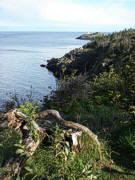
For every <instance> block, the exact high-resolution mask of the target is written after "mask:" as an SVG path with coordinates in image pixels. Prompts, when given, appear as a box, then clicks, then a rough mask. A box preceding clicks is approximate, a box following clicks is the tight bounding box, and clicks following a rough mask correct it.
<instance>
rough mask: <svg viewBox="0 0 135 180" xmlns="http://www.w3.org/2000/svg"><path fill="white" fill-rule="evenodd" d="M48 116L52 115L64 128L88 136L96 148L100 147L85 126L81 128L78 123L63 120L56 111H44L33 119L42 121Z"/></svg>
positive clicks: (94, 135)
mask: <svg viewBox="0 0 135 180" xmlns="http://www.w3.org/2000/svg"><path fill="white" fill-rule="evenodd" d="M48 115H52V116H53V117H54V118H55V119H56V121H57V123H59V124H62V125H64V126H66V127H70V128H73V129H76V130H79V131H82V132H84V133H86V134H88V135H89V137H90V138H91V139H92V140H93V142H95V143H96V144H97V146H100V142H99V141H98V138H97V135H96V134H94V133H93V132H92V131H91V130H90V129H89V128H87V127H86V126H83V125H81V124H79V123H74V122H72V121H66V120H64V119H63V118H62V117H61V115H60V113H59V112H58V111H56V110H46V111H44V112H41V113H40V114H37V115H36V116H35V118H37V119H44V118H45V117H46V116H48Z"/></svg>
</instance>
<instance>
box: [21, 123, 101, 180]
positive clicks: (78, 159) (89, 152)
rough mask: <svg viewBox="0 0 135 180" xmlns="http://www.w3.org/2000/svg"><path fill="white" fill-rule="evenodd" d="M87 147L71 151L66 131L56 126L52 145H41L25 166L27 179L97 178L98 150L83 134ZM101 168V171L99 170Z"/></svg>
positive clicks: (68, 179)
mask: <svg viewBox="0 0 135 180" xmlns="http://www.w3.org/2000/svg"><path fill="white" fill-rule="evenodd" d="M82 140H83V142H84V143H85V147H86V148H84V149H83V150H82V152H81V154H78V155H77V154H75V153H74V152H73V151H71V147H70V145H69V142H67V141H66V139H65V137H64V131H62V130H60V129H59V127H56V130H55V134H54V137H53V138H52V141H51V142H52V145H51V146H49V147H44V146H42V147H40V148H39V149H38V150H37V152H36V153H35V154H34V156H33V157H31V158H30V159H29V160H28V161H27V164H26V166H25V175H24V176H23V177H25V179H30V178H33V179H34V178H35V179H44V178H46V179H57V178H59V179H67V180H70V179H71V180H76V179H97V177H98V176H99V174H100V166H99V165H98V163H99V162H98V161H99V159H97V157H98V155H97V154H98V152H97V151H96V148H95V147H94V145H92V144H90V143H88V142H90V140H89V138H88V137H86V136H83V139H82ZM98 170H99V171H98Z"/></svg>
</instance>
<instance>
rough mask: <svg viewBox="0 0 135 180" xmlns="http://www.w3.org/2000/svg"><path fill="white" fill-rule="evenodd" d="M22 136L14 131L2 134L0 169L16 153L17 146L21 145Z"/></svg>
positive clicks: (5, 131)
mask: <svg viewBox="0 0 135 180" xmlns="http://www.w3.org/2000/svg"><path fill="white" fill-rule="evenodd" d="M20 139H21V135H20V134H18V133H17V132H16V131H14V130H12V129H5V130H4V131H2V132H0V167H2V165H3V164H4V163H5V162H6V161H8V160H9V159H10V158H11V157H12V156H13V155H14V153H15V151H16V149H17V148H16V147H15V144H16V143H19V141H20Z"/></svg>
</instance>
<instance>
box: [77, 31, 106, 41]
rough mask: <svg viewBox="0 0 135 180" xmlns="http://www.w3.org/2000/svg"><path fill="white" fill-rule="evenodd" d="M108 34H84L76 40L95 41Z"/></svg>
mask: <svg viewBox="0 0 135 180" xmlns="http://www.w3.org/2000/svg"><path fill="white" fill-rule="evenodd" d="M105 35H106V34H104V33H101V32H95V33H89V32H88V33H86V34H82V35H81V36H79V37H77V38H76V39H81V40H95V38H98V37H102V36H105Z"/></svg>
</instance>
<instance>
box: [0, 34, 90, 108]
mask: <svg viewBox="0 0 135 180" xmlns="http://www.w3.org/2000/svg"><path fill="white" fill-rule="evenodd" d="M80 34H82V33H78V32H73V33H72V32H68V33H66V32H0V104H1V105H0V106H2V104H3V103H4V102H5V101H6V100H8V99H10V98H11V96H12V95H15V94H16V95H17V96H19V97H25V96H26V95H27V94H29V93H30V91H32V98H33V99H34V100H41V99H42V98H43V96H45V95H49V94H50V92H51V91H52V90H55V88H56V81H57V80H56V78H55V77H54V76H53V74H52V73H51V72H49V71H48V70H47V69H46V68H41V67H40V64H43V63H45V64H46V63H47V59H50V58H52V57H61V56H63V55H64V54H65V53H67V52H69V51H70V50H72V49H74V48H78V47H81V46H82V45H84V44H85V43H87V41H81V40H77V39H75V38H76V37H77V36H79V35H80ZM50 87H51V88H50Z"/></svg>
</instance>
